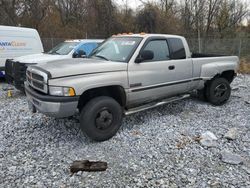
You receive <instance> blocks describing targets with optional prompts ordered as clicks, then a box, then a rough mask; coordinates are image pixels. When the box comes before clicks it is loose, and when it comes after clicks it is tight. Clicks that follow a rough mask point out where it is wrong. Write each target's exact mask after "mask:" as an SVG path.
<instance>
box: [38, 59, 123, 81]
mask: <svg viewBox="0 0 250 188" xmlns="http://www.w3.org/2000/svg"><path fill="white" fill-rule="evenodd" d="M35 67H39V68H38V69H43V70H45V71H47V72H49V73H50V74H51V77H52V78H61V77H68V76H78V75H85V74H86V75H87V74H95V73H105V72H117V71H126V70H127V63H124V62H112V61H105V60H96V59H72V58H71V59H64V60H60V61H52V62H48V63H42V64H40V65H39V66H33V68H35Z"/></svg>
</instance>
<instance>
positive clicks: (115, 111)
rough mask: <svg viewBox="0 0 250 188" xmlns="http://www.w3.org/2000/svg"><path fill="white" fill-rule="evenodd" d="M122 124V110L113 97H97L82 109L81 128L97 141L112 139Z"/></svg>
mask: <svg viewBox="0 0 250 188" xmlns="http://www.w3.org/2000/svg"><path fill="white" fill-rule="evenodd" d="M121 124H122V108H121V106H120V104H119V103H118V102H117V101H116V100H114V99H113V98H111V97H105V96H102V97H97V98H94V99H92V100H90V101H89V102H88V103H87V104H86V105H85V106H84V107H83V109H82V111H81V115H80V127H81V129H82V131H83V132H84V133H85V134H86V135H87V136H88V137H90V138H91V139H93V140H95V141H99V142H101V141H105V140H108V139H110V138H112V137H113V136H114V135H115V134H116V133H117V131H118V130H119V128H120V126H121Z"/></svg>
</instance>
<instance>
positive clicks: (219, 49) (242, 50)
mask: <svg viewBox="0 0 250 188" xmlns="http://www.w3.org/2000/svg"><path fill="white" fill-rule="evenodd" d="M64 40H66V39H63V38H43V39H42V42H43V46H44V50H45V51H49V50H50V49H51V48H53V47H55V46H56V45H57V44H59V43H61V42H63V41H64ZM187 41H188V44H189V47H190V49H191V52H200V53H208V54H222V55H237V56H239V57H241V58H247V59H250V38H235V39H214V38H213V39H200V40H198V39H194V38H188V39H187Z"/></svg>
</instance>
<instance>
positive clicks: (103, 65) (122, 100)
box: [25, 34, 239, 141]
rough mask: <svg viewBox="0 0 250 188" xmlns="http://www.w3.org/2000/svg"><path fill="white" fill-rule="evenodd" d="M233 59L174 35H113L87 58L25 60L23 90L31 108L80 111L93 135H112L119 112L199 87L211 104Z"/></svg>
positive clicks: (220, 94) (228, 77) (224, 88)
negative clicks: (197, 50) (200, 50)
mask: <svg viewBox="0 0 250 188" xmlns="http://www.w3.org/2000/svg"><path fill="white" fill-rule="evenodd" d="M238 62H239V59H238V57H234V56H213V55H206V54H191V52H190V50H189V47H188V44H187V42H186V40H185V38H183V37H181V36H175V35H161V34H132V35H129V34H128V35H118V36H113V37H111V38H109V39H108V40H106V41H105V42H104V43H103V44H102V45H100V46H99V47H98V48H97V49H95V50H94V51H93V53H92V54H91V55H90V56H89V58H87V59H67V60H60V61H54V62H50V63H47V64H46V63H45V64H41V65H37V66H30V67H28V70H27V73H26V74H27V82H26V83H25V90H26V94H27V98H28V101H29V104H30V105H29V106H30V107H32V108H31V109H32V110H33V111H34V112H36V111H39V112H41V113H43V114H46V115H48V116H53V117H56V118H64V117H70V116H73V115H75V114H76V113H79V114H80V127H81V129H82V130H83V132H84V133H86V135H87V136H89V137H90V138H91V139H93V140H96V141H104V140H107V139H109V138H111V137H113V136H114V135H115V134H116V132H117V131H118V129H119V127H120V126H121V124H122V117H123V115H129V114H132V113H136V112H140V111H142V110H146V109H149V108H153V107H156V106H159V105H163V104H166V103H169V102H172V101H176V100H180V99H184V98H186V97H189V96H190V93H191V92H193V91H199V92H198V93H200V94H201V95H203V96H204V98H205V99H206V100H207V101H208V102H210V103H211V104H213V105H222V104H224V103H225V102H226V101H228V99H229V98H230V94H231V87H230V83H231V82H232V81H233V79H234V78H235V76H236V70H237V67H238Z"/></svg>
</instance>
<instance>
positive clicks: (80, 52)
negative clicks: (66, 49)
mask: <svg viewBox="0 0 250 188" xmlns="http://www.w3.org/2000/svg"><path fill="white" fill-rule="evenodd" d="M86 56H87V54H86V52H85V51H83V50H78V51H77V52H74V53H73V58H85V57H86Z"/></svg>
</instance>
